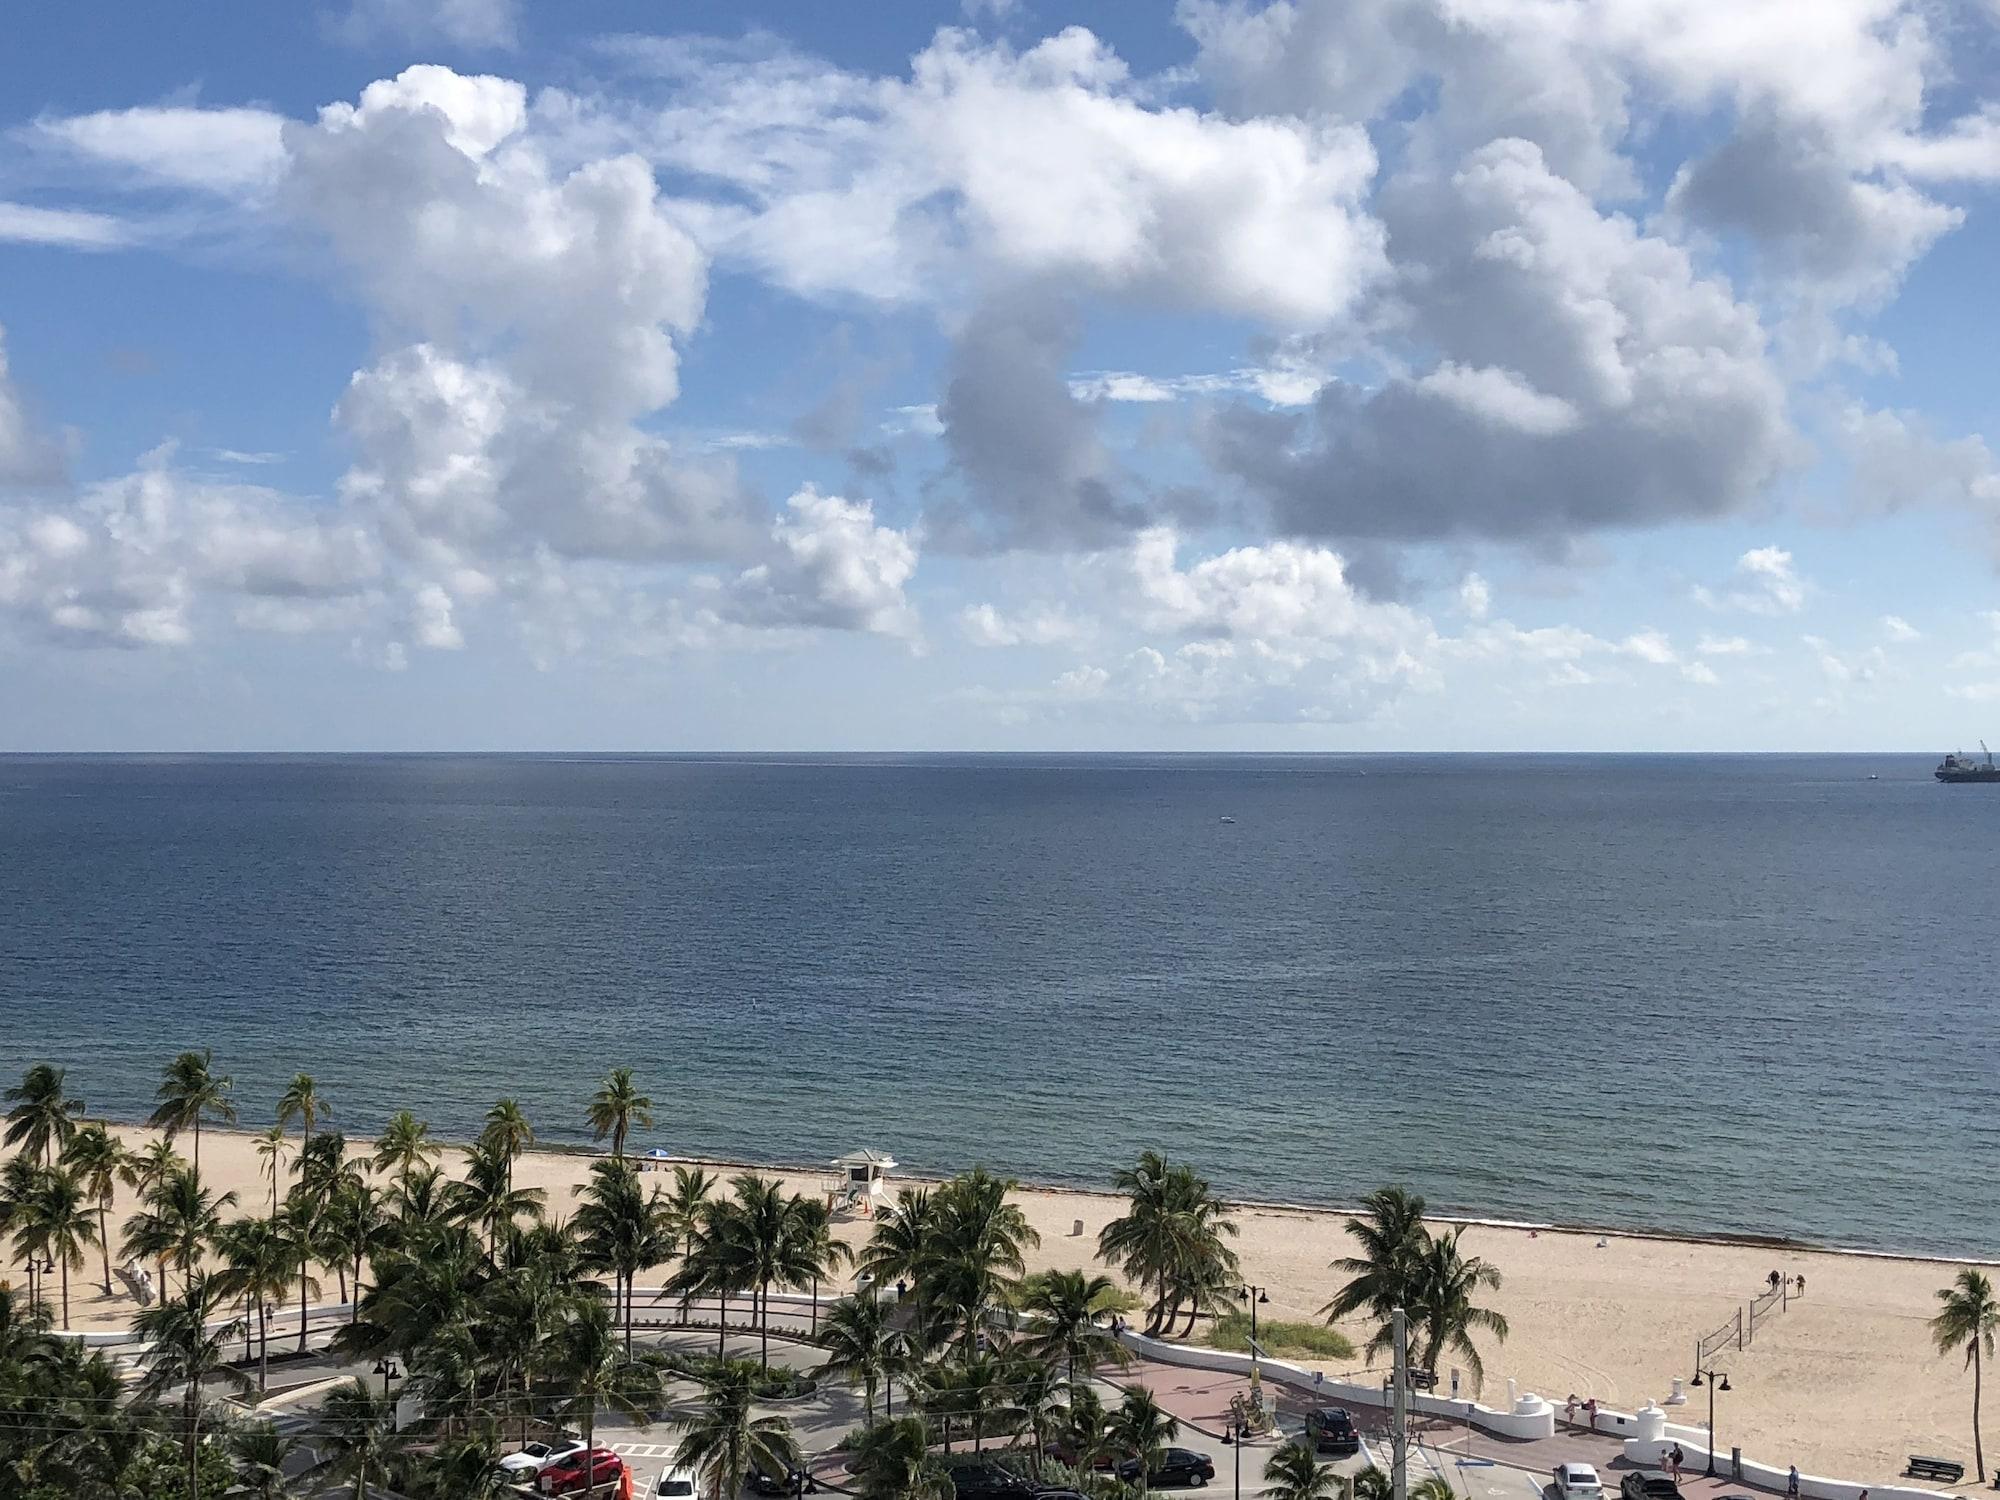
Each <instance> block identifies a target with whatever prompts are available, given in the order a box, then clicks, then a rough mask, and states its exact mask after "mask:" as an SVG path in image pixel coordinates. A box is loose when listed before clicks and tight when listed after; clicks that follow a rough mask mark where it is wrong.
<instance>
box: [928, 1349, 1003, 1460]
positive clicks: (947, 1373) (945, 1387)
mask: <svg viewBox="0 0 2000 1500" xmlns="http://www.w3.org/2000/svg"><path fill="white" fill-rule="evenodd" d="M1007 1395H1008V1392H1007V1382H1006V1379H1005V1376H1004V1373H1003V1371H1002V1369H1001V1366H1000V1361H999V1360H998V1359H996V1358H995V1357H994V1356H993V1355H991V1354H973V1355H968V1356H965V1357H962V1358H960V1359H956V1360H954V1361H952V1362H951V1363H949V1364H944V1365H939V1366H936V1367H935V1368H933V1369H932V1370H931V1372H930V1373H929V1374H928V1375H926V1376H925V1377H924V1406H925V1409H926V1410H928V1411H930V1412H931V1413H933V1414H934V1415H936V1416H937V1417H939V1418H940V1419H941V1420H942V1422H943V1424H944V1445H945V1450H946V1451H947V1452H949V1451H950V1449H951V1424H952V1421H953V1419H954V1418H961V1417H962V1418H963V1419H964V1420H965V1424H966V1426H967V1427H968V1428H970V1429H971V1432H972V1451H973V1452H974V1453H977V1452H979V1451H980V1448H981V1446H982V1445H983V1444H984V1442H985V1439H986V1426H987V1423H988V1422H989V1421H990V1420H991V1418H992V1417H993V1415H994V1413H995V1412H998V1411H1000V1410H1002V1409H1003V1408H1005V1407H1006V1406H1007V1405H1008V1401H1007Z"/></svg>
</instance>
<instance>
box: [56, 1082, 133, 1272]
mask: <svg viewBox="0 0 2000 1500" xmlns="http://www.w3.org/2000/svg"><path fill="white" fill-rule="evenodd" d="M63 1164H64V1165H65V1166H67V1167H68V1168H69V1169H70V1170H71V1171H72V1172H74V1173H76V1175H77V1179H78V1181H80V1182H81V1183H82V1184H83V1191H84V1193H85V1195H86V1196H87V1197H88V1198H89V1199H90V1201H91V1202H92V1203H93V1204H95V1205H96V1207H97V1245H98V1249H99V1250H100V1251H102V1252H103V1255H104V1295H105V1296H107V1297H109V1296H110V1295H111V1223H110V1212H111V1205H112V1202H113V1201H114V1200H115V1199H116V1197H117V1195H118V1184H119V1183H120V1182H125V1183H128V1184H129V1183H131V1182H133V1181H134V1180H135V1179H136V1176H137V1171H138V1164H137V1163H136V1162H135V1161H134V1160H133V1158H132V1153H131V1152H130V1151H129V1150H127V1149H126V1146H125V1143H124V1142H123V1141H121V1140H119V1139H118V1137H117V1136H115V1135H113V1134H112V1133H111V1130H110V1127H109V1126H107V1125H105V1124H104V1123H103V1122H102V1121H101V1120H93V1121H92V1122H91V1123H89V1124H88V1125H85V1126H82V1127H81V1128H80V1129H78V1131H77V1132H76V1134H75V1135H73V1136H71V1137H70V1141H69V1145H68V1146H67V1147H65V1148H64V1150H63Z"/></svg>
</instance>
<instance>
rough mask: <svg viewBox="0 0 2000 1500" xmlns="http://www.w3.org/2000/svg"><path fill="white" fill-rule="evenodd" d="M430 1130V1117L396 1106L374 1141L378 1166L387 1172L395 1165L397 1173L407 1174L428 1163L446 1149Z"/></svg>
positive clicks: (400, 1174) (398, 1174) (377, 1168)
mask: <svg viewBox="0 0 2000 1500" xmlns="http://www.w3.org/2000/svg"><path fill="white" fill-rule="evenodd" d="M430 1134H431V1125H430V1121H428V1120H419V1119H418V1118H417V1117H416V1116H415V1115H413V1114H411V1113H410V1112H409V1111H408V1110H407V1109H399V1110H397V1111H396V1112H395V1114H393V1115H391V1116H390V1117H389V1123H388V1124H387V1125H386V1126H384V1127H383V1130H382V1136H381V1139H380V1140H378V1141H376V1142H375V1170H376V1171H378V1172H387V1171H389V1170H390V1169H391V1168H394V1169H395V1173H396V1176H398V1177H407V1176H409V1175H410V1173H411V1172H413V1171H415V1170H416V1169H417V1168H418V1167H420V1166H426V1165H428V1164H429V1163H430V1161H431V1160H432V1159H433V1158H435V1157H436V1156H437V1155H438V1154H439V1153H440V1152H442V1151H443V1150H444V1148H443V1147H442V1146H440V1145H439V1144H438V1143H437V1142H436V1141H434V1140H432V1139H431V1138H430Z"/></svg>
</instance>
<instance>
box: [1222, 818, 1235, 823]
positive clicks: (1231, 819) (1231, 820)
mask: <svg viewBox="0 0 2000 1500" xmlns="http://www.w3.org/2000/svg"><path fill="white" fill-rule="evenodd" d="M1222 821H1223V822H1225V823H1234V822H1235V821H1236V820H1235V819H1234V818H1224V819H1223V820H1222Z"/></svg>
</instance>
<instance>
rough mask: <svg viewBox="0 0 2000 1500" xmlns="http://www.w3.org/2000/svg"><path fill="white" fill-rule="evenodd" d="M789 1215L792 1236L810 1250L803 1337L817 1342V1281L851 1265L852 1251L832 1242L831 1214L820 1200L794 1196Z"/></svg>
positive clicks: (834, 1241) (838, 1240)
mask: <svg viewBox="0 0 2000 1500" xmlns="http://www.w3.org/2000/svg"><path fill="white" fill-rule="evenodd" d="M791 1212H792V1215H793V1218H794V1220H795V1221H796V1227H795V1233H796V1234H797V1235H798V1237H799V1239H800V1241H801V1243H803V1244H805V1245H806V1246H808V1247H809V1249H808V1251H807V1255H808V1257H809V1263H810V1265H811V1267H812V1271H811V1280H810V1290H811V1293H812V1324H811V1327H810V1330H809V1331H808V1333H807V1335H806V1336H807V1337H808V1338H813V1339H816V1338H818V1337H819V1283H820V1278H821V1277H822V1276H831V1275H832V1274H833V1272H834V1271H835V1270H836V1269H838V1268H839V1267H841V1266H851V1265H853V1264H854V1250H853V1247H852V1246H850V1245H849V1244H848V1243H847V1242H846V1241H845V1240H840V1239H835V1238H834V1234H833V1213H832V1211H831V1210H830V1209H828V1208H827V1206H826V1204H825V1203H824V1202H823V1201H822V1200H820V1199H818V1198H806V1197H800V1196H795V1197H793V1199H792V1204H791ZM795 1284H796V1283H795Z"/></svg>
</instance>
